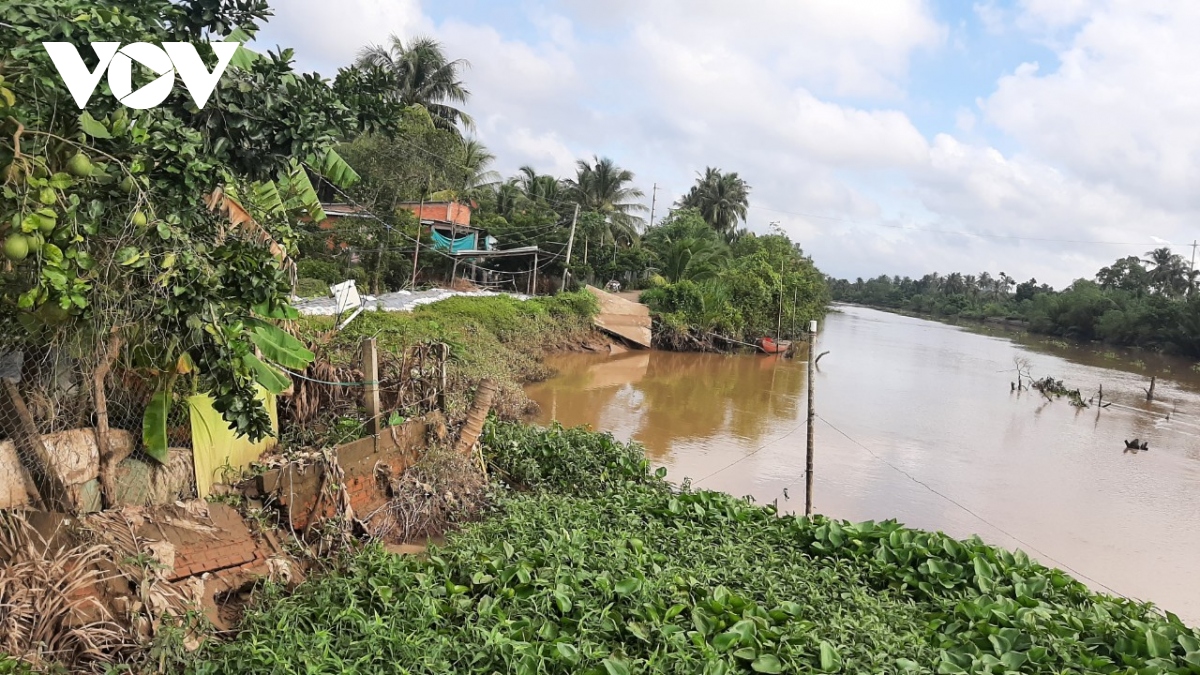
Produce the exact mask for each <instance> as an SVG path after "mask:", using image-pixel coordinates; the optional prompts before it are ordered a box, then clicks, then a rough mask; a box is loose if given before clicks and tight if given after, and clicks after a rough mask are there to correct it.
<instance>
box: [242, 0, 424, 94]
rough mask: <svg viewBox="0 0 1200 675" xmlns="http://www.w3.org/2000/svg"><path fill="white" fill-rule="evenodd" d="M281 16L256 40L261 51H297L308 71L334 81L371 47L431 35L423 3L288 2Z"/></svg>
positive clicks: (276, 6)
mask: <svg viewBox="0 0 1200 675" xmlns="http://www.w3.org/2000/svg"><path fill="white" fill-rule="evenodd" d="M271 4H272V9H273V10H274V12H275V16H274V17H272V18H271V20H270V21H269V22H268V24H267V26H266V27H265V28H264V30H263V31H262V33H261V34H260V35H259V36H258V38H259V39H258V40H256V47H257V48H259V49H264V50H265V48H269V49H274V47H275V46H276V45H277V44H279V45H282V46H284V47H293V48H296V52H297V53H296V56H297V62H298V63H299V65H300V67H301V68H302V69H304V70H307V71H313V70H315V71H317V72H320V73H321V74H322V75H324V76H326V77H332V76H333V75H334V74H335V73H336V72H337V69H338V68H339V67H341V66H347V65H350V64H351V63H352V62H353V61H354V58H355V56H356V55H357V54H358V51H359V50H360V49H361V48H362V47H364V46H365V45H368V44H386V42H387V40H388V38H389V36H391V35H392V34H396V35H400V36H408V35H412V34H414V33H421V32H425V31H428V30H429V28H430V25H429V23H428V21H426V20H425V18H424V15H423V14H422V13H421V4H420V1H419V0H386V1H385V2H381V1H379V0H339V1H338V2H327V1H325V0H285V1H284V2H273V3H271Z"/></svg>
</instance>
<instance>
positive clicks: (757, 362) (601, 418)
mask: <svg viewBox="0 0 1200 675" xmlns="http://www.w3.org/2000/svg"><path fill="white" fill-rule="evenodd" d="M818 351H819V352H820V351H829V352H830V353H829V354H828V355H826V356H825V357H824V358H822V359H821V362H820V366H819V371H818V372H817V375H816V378H815V385H816V406H815V408H816V412H817V414H818V415H819V416H820V418H819V419H818V421H817V423H816V425H815V426H814V431H815V435H816V462H815V469H814V472H813V475H814V483H815V487H814V490H813V497H814V498H813V501H814V510H816V511H817V512H819V513H823V514H825V515H828V516H831V517H836V518H842V519H847V520H853V521H861V520H868V519H874V520H883V519H888V518H894V519H897V520H899V521H901V522H903V523H905V524H907V525H909V526H911V527H917V528H922V529H930V530H942V531H944V532H947V533H949V534H951V535H954V536H957V537H965V536H968V535H971V534H978V535H979V536H980V537H982V538H983V539H984V540H985V541H987V542H989V543H992V544H996V545H999V546H1004V547H1007V548H1011V549H1017V548H1019V549H1022V550H1024V551H1026V552H1027V553H1029V554H1030V555H1032V556H1033V557H1035V558H1037V559H1038V560H1040V561H1041V562H1043V563H1045V564H1047V565H1050V566H1054V567H1060V568H1062V569H1065V570H1067V571H1070V572H1072V573H1073V574H1074V575H1075V576H1076V577H1077V578H1079V579H1080V580H1082V581H1084V582H1086V583H1088V584H1089V585H1090V586H1092V587H1093V588H1095V589H1097V590H1102V591H1107V592H1116V593H1119V594H1122V595H1126V596H1129V597H1133V598H1137V599H1142V600H1151V601H1153V602H1155V603H1156V604H1158V605H1159V606H1161V607H1163V608H1164V609H1167V610H1170V611H1172V612H1175V613H1176V614H1179V615H1180V616H1181V617H1182V618H1183V619H1184V620H1185V621H1187V622H1189V623H1190V624H1193V625H1196V624H1200V575H1198V574H1197V572H1198V571H1200V372H1198V371H1196V370H1193V369H1192V367H1191V366H1192V364H1191V363H1190V362H1186V361H1173V360H1171V359H1166V358H1160V357H1153V358H1152V357H1151V356H1147V355H1137V354H1132V355H1131V354H1123V353H1117V352H1115V351H1113V350H1109V349H1107V348H1104V347H1101V346H1091V345H1083V346H1079V345H1067V344H1065V343H1061V342H1057V343H1056V342H1054V341H1050V340H1045V339H1041V338H1037V337H1022V336H1013V335H989V334H982V333H980V332H979V331H977V330H968V329H965V328H961V327H955V326H950V325H946V324H942V323H937V322H933V321H926V320H922V319H915V318H909V317H904V316H898V315H894V314H889V313H885V312H879V311H876V310H871V309H866V308H861V307H851V306H841V307H839V308H838V311H836V312H834V313H832V314H830V315H829V316H828V317H827V319H826V320H825V321H824V323H823V325H822V327H821V332H820V334H819V336H818ZM1014 357H1019V358H1024V359H1028V363H1029V366H1030V371H1031V373H1032V374H1033V375H1034V376H1035V377H1038V378H1040V377H1043V376H1046V375H1052V376H1054V377H1055V378H1056V379H1061V380H1063V381H1064V383H1065V384H1066V385H1067V387H1068V388H1079V389H1080V390H1081V391H1082V392H1083V397H1084V398H1085V399H1087V398H1089V397H1091V396H1092V395H1093V394H1094V393H1096V391H1097V389H1098V388H1099V386H1100V385H1103V387H1104V395H1105V399H1104V400H1105V402H1106V403H1107V402H1112V405H1111V406H1109V407H1107V408H1104V409H1099V408H1097V407H1095V406H1093V407H1091V408H1089V409H1077V408H1075V407H1073V406H1071V404H1070V403H1069V402H1068V401H1067V400H1066V399H1065V398H1064V399H1058V400H1054V401H1047V400H1046V399H1045V398H1044V397H1043V396H1042V395H1041V394H1039V393H1038V392H1029V391H1023V392H1013V391H1012V386H1011V383H1012V382H1013V381H1014V380H1015V379H1016V370H1015V366H1014ZM1139 359H1140V360H1139ZM1143 361H1144V362H1143ZM549 364H550V365H551V366H552V367H553V368H555V369H556V370H558V371H559V375H558V376H556V377H554V378H552V379H550V380H548V381H546V382H542V383H538V384H534V385H531V386H529V387H528V388H527V392H528V394H529V396H530V397H531V398H532V399H533V400H534V401H536V402H537V403H538V404H539V405H540V407H541V413H540V419H539V421H540V422H542V423H546V422H548V421H550V420H554V419H556V420H558V421H560V422H562V423H563V424H565V425H568V426H573V425H578V424H588V425H591V426H592V427H593V428H595V429H598V430H602V431H611V432H612V433H613V434H615V435H616V436H617V437H619V438H622V439H631V438H632V439H637V440H638V441H640V442H641V443H643V444H644V445H645V446H646V452H647V454H648V456H649V457H650V458H651V460H652V461H653V462H654V463H655V464H656V465H660V466H666V467H667V469H668V476H669V477H670V478H671V479H673V480H675V481H682V480H683V479H684V478H690V479H691V480H692V482H693V485H696V486H697V487H704V488H711V489H717V490H723V491H726V492H730V493H733V494H736V495H750V496H753V497H754V498H755V499H756V500H758V501H759V502H760V503H763V502H771V501H775V500H778V504H779V506H780V508H781V509H785V510H788V511H795V510H797V509H799V510H801V511H802V510H803V505H804V464H805V442H806V432H807V426H806V419H807V371H806V364H805V363H804V362H803V361H802V360H800V359H798V360H796V361H791V360H788V359H784V358H779V357H774V356H765V355H743V356H729V355H713V354H679V353H670V352H632V353H628V354H622V355H618V356H611V357H610V356H607V355H606V356H599V355H579V354H571V355H560V356H555V357H551V358H550V359H549ZM1152 374H1157V377H1158V380H1157V386H1156V391H1155V399H1156V400H1155V401H1154V402H1153V403H1148V402H1147V401H1146V394H1145V391H1144V390H1143V387H1144V386H1148V383H1149V378H1150V375H1152ZM1135 437H1136V438H1139V439H1142V440H1145V441H1148V442H1149V447H1150V449H1149V451H1146V452H1138V453H1131V452H1126V451H1125V443H1124V439H1133V438H1135ZM785 490H786V496H785Z"/></svg>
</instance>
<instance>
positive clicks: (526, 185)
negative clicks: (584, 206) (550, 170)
mask: <svg viewBox="0 0 1200 675" xmlns="http://www.w3.org/2000/svg"><path fill="white" fill-rule="evenodd" d="M515 180H516V182H517V184H518V185H520V186H521V191H522V192H524V193H525V196H526V197H528V198H529V199H530V200H532V201H535V202H536V201H539V200H540V201H544V202H546V203H547V204H550V205H554V204H556V203H557V202H560V201H562V200H563V197H564V194H563V193H564V192H565V190H564V187H563V181H561V180H559V179H557V178H555V177H554V176H551V175H549V174H538V172H537V171H536V170H535V169H534V168H533V167H531V166H528V165H526V166H523V167H521V169H520V173H519V174H517V176H516V179H515Z"/></svg>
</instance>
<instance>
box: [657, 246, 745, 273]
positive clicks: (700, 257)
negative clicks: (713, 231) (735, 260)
mask: <svg viewBox="0 0 1200 675" xmlns="http://www.w3.org/2000/svg"><path fill="white" fill-rule="evenodd" d="M661 257H662V275H663V276H664V277H666V278H667V281H671V282H676V281H681V280H683V279H689V280H691V281H702V280H704V279H711V278H712V277H714V276H716V275H717V272H719V271H720V270H721V268H722V267H724V266H725V263H726V262H727V261H728V259H729V247H727V246H725V245H724V244H722V243H721V242H720V241H713V240H711V239H697V238H695V237H685V238H683V239H680V240H678V241H671V242H670V243H669V244H668V246H667V249H666V251H664V252H663V253H662V256H661Z"/></svg>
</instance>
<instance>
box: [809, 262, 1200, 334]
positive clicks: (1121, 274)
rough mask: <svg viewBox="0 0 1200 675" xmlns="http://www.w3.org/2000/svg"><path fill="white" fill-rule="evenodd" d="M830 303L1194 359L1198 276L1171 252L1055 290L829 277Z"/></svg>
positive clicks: (948, 280)
mask: <svg viewBox="0 0 1200 675" xmlns="http://www.w3.org/2000/svg"><path fill="white" fill-rule="evenodd" d="M829 289H830V293H831V295H832V298H833V300H834V301H837V302H850V303H856V304H862V305H868V306H872V307H879V308H883V309H895V310H903V311H910V312H917V313H921V314H928V315H932V316H938V317H962V318H969V319H989V318H998V317H1003V318H1009V319H1019V320H1022V321H1025V322H1027V325H1028V328H1029V330H1030V331H1032V332H1036V333H1044V334H1047V335H1056V336H1061V337H1066V338H1072V339H1077V340H1089V341H1091V340H1099V341H1103V342H1107V343H1110V344H1113V345H1118V346H1129V347H1143V348H1147V349H1154V350H1159V351H1163V352H1167V353H1176V354H1181V355H1186V356H1191V357H1195V358H1200V293H1197V274H1196V273H1195V271H1194V270H1192V269H1191V265H1190V263H1189V262H1188V261H1186V260H1184V259H1183V257H1182V256H1179V255H1177V254H1174V253H1172V252H1171V250H1170V249H1169V248H1159V249H1155V250H1153V251H1150V252H1148V253H1147V254H1146V256H1145V257H1144V258H1139V257H1137V256H1128V257H1125V258H1121V259H1119V260H1117V261H1116V262H1114V263H1113V264H1112V265H1109V266H1107V267H1104V268H1103V269H1101V270H1100V271H1099V272H1097V273H1096V276H1095V278H1094V279H1079V280H1077V281H1075V282H1074V283H1073V284H1071V285H1070V286H1068V287H1067V288H1065V289H1063V290H1061V291H1056V290H1055V289H1053V288H1051V287H1050V286H1048V285H1046V284H1039V283H1038V282H1037V280H1036V279H1030V280H1029V281H1026V282H1023V283H1018V282H1017V281H1016V280H1015V279H1013V278H1012V277H1010V276H1008V275H1007V274H1005V273H1004V272H1001V273H1000V274H999V275H998V276H996V277H993V276H991V275H990V274H988V273H987V272H984V273H982V274H979V275H972V274H967V275H964V274H959V273H957V272H956V273H953V274H947V275H944V276H943V275H940V274H937V273H933V274H927V275H925V276H923V277H921V278H920V279H911V278H909V277H903V278H901V277H889V276H879V277H876V278H874V279H869V280H864V279H862V278H859V279H857V280H855V281H853V282H851V281H848V280H845V279H830V280H829Z"/></svg>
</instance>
